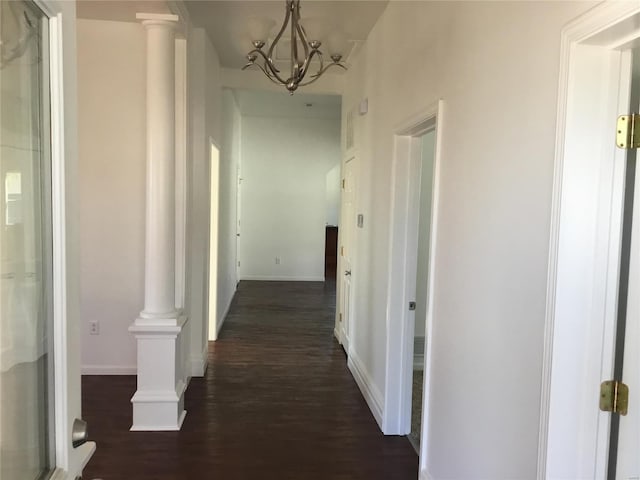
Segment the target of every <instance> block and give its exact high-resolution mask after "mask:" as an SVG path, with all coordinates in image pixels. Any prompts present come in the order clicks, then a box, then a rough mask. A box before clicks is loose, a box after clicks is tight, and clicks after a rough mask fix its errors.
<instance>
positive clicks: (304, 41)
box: [294, 0, 313, 79]
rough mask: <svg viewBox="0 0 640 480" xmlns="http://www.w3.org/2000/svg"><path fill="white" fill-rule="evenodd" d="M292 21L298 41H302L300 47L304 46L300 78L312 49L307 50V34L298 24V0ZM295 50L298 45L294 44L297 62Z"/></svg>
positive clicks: (304, 71) (303, 73)
mask: <svg viewBox="0 0 640 480" xmlns="http://www.w3.org/2000/svg"><path fill="white" fill-rule="evenodd" d="M294 23H295V28H296V31H297V34H298V37H299V38H300V42H301V43H302V47H303V48H304V62H303V64H302V67H301V68H300V71H301V72H302V75H301V76H300V79H302V78H303V77H304V75H305V73H306V71H307V69H306V67H307V64H308V63H309V59H310V57H311V56H312V55H313V50H312V51H311V52H309V39H308V38H307V34H306V32H305V31H304V28H303V27H302V25H300V1H299V0H298V3H297V6H296V12H295V22H294ZM297 50H298V47H297V44H296V62H298V57H297V53H298V52H297Z"/></svg>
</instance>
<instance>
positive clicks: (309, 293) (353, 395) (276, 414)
mask: <svg viewBox="0 0 640 480" xmlns="http://www.w3.org/2000/svg"><path fill="white" fill-rule="evenodd" d="M334 309H335V286H334V285H330V284H327V286H325V284H324V283H320V282H318V283H315V282H241V283H240V284H239V287H238V292H237V293H236V297H235V299H234V302H233V304H232V307H231V310H230V312H229V315H228V317H227V319H226V322H225V324H224V326H223V329H222V332H221V336H220V339H219V340H218V341H217V342H215V343H211V344H210V347H209V369H208V371H207V373H206V376H205V377H204V378H194V379H192V380H191V383H190V385H189V388H188V390H187V393H186V400H185V403H186V409H187V412H188V413H187V417H186V420H185V423H184V425H183V428H182V431H180V432H159V433H148V432H129V427H130V426H131V403H130V398H131V396H132V395H133V393H134V391H135V377H130V376H85V377H83V384H82V386H83V395H82V398H83V415H84V418H85V419H86V420H87V421H88V422H89V427H90V436H91V439H92V440H95V441H96V442H97V443H98V450H97V452H96V454H95V456H94V458H93V459H92V460H91V462H90V463H89V465H88V466H87V468H86V469H85V472H84V479H85V480H86V479H89V480H90V479H94V478H100V479H104V480H124V479H135V480H151V479H154V480H180V479H190V480H194V479H209V478H210V479H223V480H236V479H237V480H241V479H251V480H253V479H261V480H265V479H266V480H268V479H278V480H294V479H295V480H303V479H304V480H360V479H362V480H365V479H366V480H378V479H379V480H414V479H416V478H417V475H418V473H417V472H418V457H417V455H416V453H415V451H414V450H413V448H412V447H411V445H410V443H409V441H408V440H407V438H406V437H385V436H383V435H382V434H381V433H380V431H379V429H378V427H377V424H376V422H375V420H374V418H373V417H372V415H371V413H370V411H369V409H368V407H367V405H366V403H365V401H364V400H363V398H362V395H361V394H360V391H359V390H358V387H357V385H356V384H355V382H354V381H353V378H352V377H351V374H350V373H349V371H348V369H347V366H346V358H345V355H344V352H343V350H342V348H341V347H340V345H338V344H337V342H336V341H335V339H334V338H333V318H334V317H333V315H334Z"/></svg>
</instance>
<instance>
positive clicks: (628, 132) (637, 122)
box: [616, 113, 640, 149]
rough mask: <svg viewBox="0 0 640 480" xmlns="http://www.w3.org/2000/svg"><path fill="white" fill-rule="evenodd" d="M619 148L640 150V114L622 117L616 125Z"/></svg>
mask: <svg viewBox="0 0 640 480" xmlns="http://www.w3.org/2000/svg"><path fill="white" fill-rule="evenodd" d="M616 145H617V146H618V148H624V149H632V148H640V114H637V113H634V114H629V115H620V116H619V117H618V122H617V124H616Z"/></svg>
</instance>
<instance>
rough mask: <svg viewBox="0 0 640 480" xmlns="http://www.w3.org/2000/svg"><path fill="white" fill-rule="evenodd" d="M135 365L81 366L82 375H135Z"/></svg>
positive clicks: (136, 370)
mask: <svg viewBox="0 0 640 480" xmlns="http://www.w3.org/2000/svg"><path fill="white" fill-rule="evenodd" d="M136 373H138V367H136V366H135V365H83V366H82V375H135V374H136Z"/></svg>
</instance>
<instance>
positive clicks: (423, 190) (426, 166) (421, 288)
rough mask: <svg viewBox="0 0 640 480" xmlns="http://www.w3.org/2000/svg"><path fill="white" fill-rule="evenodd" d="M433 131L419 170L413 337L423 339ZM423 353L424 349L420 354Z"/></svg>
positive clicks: (426, 140)
mask: <svg viewBox="0 0 640 480" xmlns="http://www.w3.org/2000/svg"><path fill="white" fill-rule="evenodd" d="M435 139H436V136H435V131H431V132H429V133H427V134H425V135H424V136H423V137H422V169H421V170H420V215H419V219H418V267H417V275H416V317H415V318H416V322H415V325H416V328H415V333H414V337H424V334H425V327H426V325H427V321H426V319H427V282H428V280H429V239H430V235H431V198H432V194H433V188H432V183H433V160H434V147H435ZM420 353H424V349H423V350H422V351H421V352H420Z"/></svg>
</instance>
